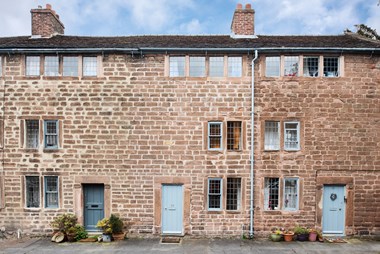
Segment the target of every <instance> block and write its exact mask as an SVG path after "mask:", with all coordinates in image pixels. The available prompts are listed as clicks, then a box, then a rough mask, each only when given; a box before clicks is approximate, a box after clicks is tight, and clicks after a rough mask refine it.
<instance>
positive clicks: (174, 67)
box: [169, 56, 185, 77]
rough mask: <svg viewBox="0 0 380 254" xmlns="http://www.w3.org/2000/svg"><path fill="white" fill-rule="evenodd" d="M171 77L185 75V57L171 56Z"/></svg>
mask: <svg viewBox="0 0 380 254" xmlns="http://www.w3.org/2000/svg"><path fill="white" fill-rule="evenodd" d="M169 65H170V66H169V68H170V77H184V76H185V57H184V56H171V57H170V58H169Z"/></svg>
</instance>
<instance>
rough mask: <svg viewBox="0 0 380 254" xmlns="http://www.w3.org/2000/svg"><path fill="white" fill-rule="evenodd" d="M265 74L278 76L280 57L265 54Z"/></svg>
mask: <svg viewBox="0 0 380 254" xmlns="http://www.w3.org/2000/svg"><path fill="white" fill-rule="evenodd" d="M265 76H267V77H279V76H280V57H279V56H267V57H266V58H265Z"/></svg>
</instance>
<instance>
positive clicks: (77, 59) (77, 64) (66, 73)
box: [62, 55, 80, 77]
mask: <svg viewBox="0 0 380 254" xmlns="http://www.w3.org/2000/svg"><path fill="white" fill-rule="evenodd" d="M65 59H67V60H68V59H76V61H68V62H66V61H65ZM79 60H80V56H79V55H75V56H67V55H64V56H62V77H79V75H80V71H79V66H80V64H79ZM65 63H76V66H71V65H66V67H65ZM75 67H76V71H75V72H74V71H70V72H65V68H69V70H75Z"/></svg>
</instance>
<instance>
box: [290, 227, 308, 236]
mask: <svg viewBox="0 0 380 254" xmlns="http://www.w3.org/2000/svg"><path fill="white" fill-rule="evenodd" d="M294 234H297V235H303V234H309V230H308V229H307V228H304V227H301V226H296V227H295V228H294Z"/></svg>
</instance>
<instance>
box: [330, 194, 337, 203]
mask: <svg viewBox="0 0 380 254" xmlns="http://www.w3.org/2000/svg"><path fill="white" fill-rule="evenodd" d="M336 198H337V196H336V194H335V193H331V195H330V199H331V200H332V201H334V200H335V199H336Z"/></svg>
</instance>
